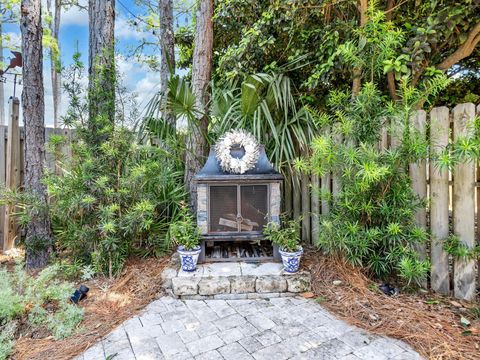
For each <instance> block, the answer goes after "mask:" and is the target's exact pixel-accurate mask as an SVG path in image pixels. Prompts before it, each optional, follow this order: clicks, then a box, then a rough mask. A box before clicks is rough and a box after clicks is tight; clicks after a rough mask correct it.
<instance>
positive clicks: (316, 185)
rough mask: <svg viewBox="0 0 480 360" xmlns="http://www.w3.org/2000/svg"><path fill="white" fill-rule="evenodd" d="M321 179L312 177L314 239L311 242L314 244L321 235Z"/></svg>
mask: <svg viewBox="0 0 480 360" xmlns="http://www.w3.org/2000/svg"><path fill="white" fill-rule="evenodd" d="M319 191H320V178H319V177H318V175H316V174H313V175H312V188H311V193H312V204H311V206H312V209H311V213H312V216H311V217H310V221H311V223H312V224H311V226H312V237H311V241H312V243H315V242H316V241H317V240H318V235H319V234H320V229H319V225H320V224H319V217H320V195H319Z"/></svg>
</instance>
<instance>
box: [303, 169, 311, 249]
mask: <svg viewBox="0 0 480 360" xmlns="http://www.w3.org/2000/svg"><path fill="white" fill-rule="evenodd" d="M310 231H311V230H310V176H308V174H305V173H303V174H302V240H303V242H305V243H306V244H310V243H311V240H312V237H311V236H312V233H311V232H310Z"/></svg>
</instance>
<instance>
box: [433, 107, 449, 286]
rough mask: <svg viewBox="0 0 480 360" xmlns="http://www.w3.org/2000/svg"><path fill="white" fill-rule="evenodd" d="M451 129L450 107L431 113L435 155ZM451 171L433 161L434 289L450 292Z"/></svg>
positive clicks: (445, 141) (434, 110) (441, 147)
mask: <svg viewBox="0 0 480 360" xmlns="http://www.w3.org/2000/svg"><path fill="white" fill-rule="evenodd" d="M449 129H450V118H449V110H448V108H447V107H445V106H443V107H438V108H435V109H432V111H431V112H430V154H432V156H431V157H432V159H431V160H433V157H434V155H435V154H437V153H438V152H440V151H441V149H444V148H445V147H446V146H447V145H448V136H449ZM448 190H449V186H448V170H447V169H440V168H438V166H435V164H434V162H433V161H430V232H431V236H432V241H431V245H430V259H431V261H430V262H431V271H430V282H431V287H432V290H434V291H436V292H438V293H441V294H448V293H449V292H450V275H449V271H448V254H447V252H446V251H445V250H444V249H443V241H444V240H445V239H447V237H448V235H449V234H448V231H449V229H448V204H449V193H448Z"/></svg>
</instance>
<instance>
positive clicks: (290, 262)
mask: <svg viewBox="0 0 480 360" xmlns="http://www.w3.org/2000/svg"><path fill="white" fill-rule="evenodd" d="M278 252H279V253H280V255H281V256H282V262H283V270H285V271H286V272H288V273H296V272H297V271H298V267H299V266H300V258H301V257H302V255H303V248H302V247H301V246H299V247H298V250H297V251H295V252H288V251H283V250H282V249H279V250H278Z"/></svg>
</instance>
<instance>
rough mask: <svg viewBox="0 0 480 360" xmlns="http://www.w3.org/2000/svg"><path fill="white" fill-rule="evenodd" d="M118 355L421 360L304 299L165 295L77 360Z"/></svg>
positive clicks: (144, 359)
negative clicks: (202, 298)
mask: <svg viewBox="0 0 480 360" xmlns="http://www.w3.org/2000/svg"><path fill="white" fill-rule="evenodd" d="M229 270H231V271H234V270H235V269H233V270H232V269H229ZM242 270H243V269H242ZM115 354H116V356H115V357H114V359H115V360H118V359H127V360H130V359H132V360H170V359H172V360H173V359H174V360H183V359H185V360H187V359H188V360H244V359H245V360H267V359H273V360H282V359H285V360H286V359H295V360H301V359H315V360H318V359H344V360H367V359H368V360H371V359H372V360H374V359H379V360H380V359H382V360H383V359H392V360H393V359H396V360H402V359H404V360H408V359H412V360H416V359H421V357H420V355H419V354H417V353H416V352H415V351H414V350H412V349H411V348H410V347H409V346H408V345H407V344H405V343H403V342H401V341H398V340H395V339H389V338H386V337H381V336H377V335H372V334H370V333H367V332H366V331H364V330H361V329H358V328H355V327H353V326H350V325H348V324H346V323H345V322H343V321H341V320H338V319H335V317H334V316H333V315H331V314H330V313H328V312H327V311H326V310H325V309H323V308H322V307H321V306H320V305H319V304H317V303H316V302H315V301H313V300H306V299H304V298H301V297H289V298H282V297H279V298H275V299H264V300H260V299H256V300H210V299H208V300H178V299H174V298H171V297H162V298H160V299H159V300H157V301H155V302H153V303H151V304H150V305H148V306H147V307H146V309H145V310H144V312H143V313H141V314H140V315H138V316H135V317H133V318H131V319H129V320H127V321H125V322H124V323H123V324H122V325H121V326H119V327H118V328H117V329H115V330H114V331H112V332H111V333H110V334H109V335H107V336H106V337H105V338H104V339H103V340H102V341H101V342H99V343H97V344H95V345H94V346H92V347H91V348H90V349H88V350H87V351H86V352H85V353H83V354H82V355H80V356H79V357H77V359H78V360H98V359H105V358H106V357H108V356H113V355H115Z"/></svg>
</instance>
